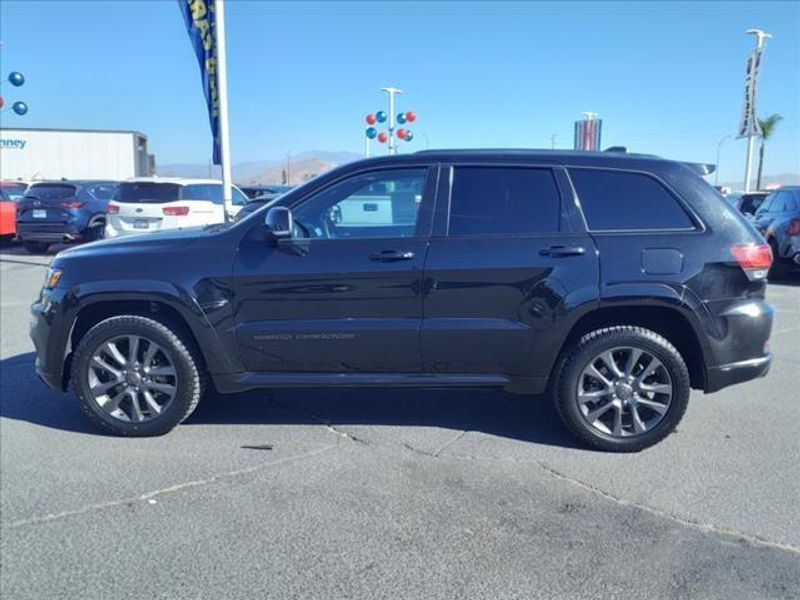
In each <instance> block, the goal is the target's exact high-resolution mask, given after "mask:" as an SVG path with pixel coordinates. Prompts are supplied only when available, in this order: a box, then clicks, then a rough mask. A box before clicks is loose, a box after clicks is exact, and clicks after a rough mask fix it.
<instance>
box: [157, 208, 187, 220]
mask: <svg viewBox="0 0 800 600" xmlns="http://www.w3.org/2000/svg"><path fill="white" fill-rule="evenodd" d="M161 210H162V211H163V213H164V214H165V215H167V216H168V217H185V216H186V215H188V214H189V207H188V206H165V207H164V208H162V209H161Z"/></svg>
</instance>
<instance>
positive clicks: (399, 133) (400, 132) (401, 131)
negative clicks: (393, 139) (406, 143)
mask: <svg viewBox="0 0 800 600" xmlns="http://www.w3.org/2000/svg"><path fill="white" fill-rule="evenodd" d="M397 137H399V138H400V139H401V140H404V139H406V130H405V129H403V128H402V127H401V128H400V129H398V130H397Z"/></svg>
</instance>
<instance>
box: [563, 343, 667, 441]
mask: <svg viewBox="0 0 800 600" xmlns="http://www.w3.org/2000/svg"><path fill="white" fill-rule="evenodd" d="M673 393H674V387H673V384H672V379H671V377H670V374H669V372H668V371H667V369H666V367H665V366H664V364H663V363H662V362H661V361H660V360H659V359H658V358H657V357H656V356H655V355H654V354H652V353H650V352H648V351H646V350H643V349H641V348H634V347H629V346H620V347H616V348H612V349H610V350H605V351H603V352H601V353H600V354H598V355H596V356H595V357H594V358H593V359H592V360H590V361H589V363H588V364H587V365H586V367H585V368H584V369H583V371H582V372H581V375H580V378H579V379H578V389H577V402H578V408H579V409H580V413H581V415H582V416H583V418H584V419H585V420H586V422H587V423H589V425H590V426H591V427H593V428H594V429H596V430H598V431H600V432H602V433H604V434H606V435H610V436H613V437H618V438H619V437H634V436H637V435H642V434H644V433H647V432H649V431H651V430H652V429H653V428H654V427H655V426H656V425H658V424H659V423H660V422H661V421H662V419H663V418H664V416H665V415H666V414H667V411H668V410H669V406H670V403H671V401H672V396H673Z"/></svg>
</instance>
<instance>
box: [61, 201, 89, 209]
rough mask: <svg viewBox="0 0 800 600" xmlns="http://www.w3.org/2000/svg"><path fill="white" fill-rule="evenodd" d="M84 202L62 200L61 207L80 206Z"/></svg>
mask: <svg viewBox="0 0 800 600" xmlns="http://www.w3.org/2000/svg"><path fill="white" fill-rule="evenodd" d="M84 204H86V202H81V201H80V200H64V202H62V203H61V208H80V207H81V206H83V205H84Z"/></svg>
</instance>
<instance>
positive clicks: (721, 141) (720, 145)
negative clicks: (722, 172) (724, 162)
mask: <svg viewBox="0 0 800 600" xmlns="http://www.w3.org/2000/svg"><path fill="white" fill-rule="evenodd" d="M732 137H733V136H732V135H726V136H724V137H723V138H722V139H721V140H720V141H719V142H717V163H716V164H717V170H716V172H715V173H714V185H719V153H720V150H721V149H722V143H723V142H724V141H725V140H729V139H730V138H732Z"/></svg>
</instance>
